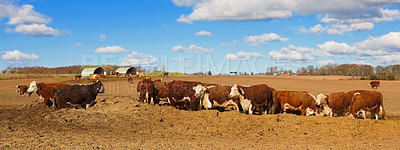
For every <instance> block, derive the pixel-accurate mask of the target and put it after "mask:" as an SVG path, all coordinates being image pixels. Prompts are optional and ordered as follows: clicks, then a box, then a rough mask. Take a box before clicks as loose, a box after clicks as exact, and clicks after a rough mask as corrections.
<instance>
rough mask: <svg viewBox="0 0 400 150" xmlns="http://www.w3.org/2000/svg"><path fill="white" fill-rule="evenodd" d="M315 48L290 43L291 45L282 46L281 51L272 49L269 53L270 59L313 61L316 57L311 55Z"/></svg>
mask: <svg viewBox="0 0 400 150" xmlns="http://www.w3.org/2000/svg"><path fill="white" fill-rule="evenodd" d="M313 51H314V50H313V49H310V48H306V47H295V46H293V45H290V46H289V47H284V48H281V50H280V51H275V50H273V51H271V52H269V53H268V59H270V60H273V61H276V62H307V61H313V60H314V58H313V57H312V56H311V54H310V53H312V52H313Z"/></svg>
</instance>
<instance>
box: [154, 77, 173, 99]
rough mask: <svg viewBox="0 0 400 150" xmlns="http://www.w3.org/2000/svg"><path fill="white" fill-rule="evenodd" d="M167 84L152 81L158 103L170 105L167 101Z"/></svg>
mask: <svg viewBox="0 0 400 150" xmlns="http://www.w3.org/2000/svg"><path fill="white" fill-rule="evenodd" d="M167 85H168V83H167V82H155V81H154V88H155V89H156V98H157V100H158V101H167V102H168V103H170V101H169V99H168V95H167V94H168V93H167V92H168V87H167Z"/></svg>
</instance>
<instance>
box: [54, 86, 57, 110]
mask: <svg viewBox="0 0 400 150" xmlns="http://www.w3.org/2000/svg"><path fill="white" fill-rule="evenodd" d="M56 91H57V89H56V90H54V91H53V106H54V108H55V110H57V109H58V105H57V99H56V97H58V94H57V92H56Z"/></svg>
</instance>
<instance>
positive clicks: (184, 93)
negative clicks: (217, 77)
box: [167, 80, 216, 111]
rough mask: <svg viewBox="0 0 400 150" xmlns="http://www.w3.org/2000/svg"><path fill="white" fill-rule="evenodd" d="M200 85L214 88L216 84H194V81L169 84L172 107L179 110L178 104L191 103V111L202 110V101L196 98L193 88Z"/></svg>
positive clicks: (169, 97)
mask: <svg viewBox="0 0 400 150" xmlns="http://www.w3.org/2000/svg"><path fill="white" fill-rule="evenodd" d="M198 84H201V85H204V86H212V85H216V84H207V83H201V82H194V81H175V80H174V81H172V82H170V83H168V85H167V89H168V92H167V94H168V99H169V101H170V104H171V106H173V107H177V108H178V109H180V108H179V105H177V103H189V109H190V110H193V111H195V110H200V109H201V104H200V99H196V97H195V96H194V94H195V91H194V90H193V87H195V86H197V85H198Z"/></svg>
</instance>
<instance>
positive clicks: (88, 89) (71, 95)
mask: <svg viewBox="0 0 400 150" xmlns="http://www.w3.org/2000/svg"><path fill="white" fill-rule="evenodd" d="M105 91H106V90H105V89H104V85H103V84H102V83H101V82H100V81H99V80H97V81H95V82H94V83H93V84H90V85H71V86H68V87H62V88H57V89H56V90H54V92H53V95H54V102H55V106H56V107H55V110H58V109H61V108H63V107H64V106H65V104H67V103H69V104H71V105H73V106H74V105H78V106H81V107H82V108H84V109H87V108H88V107H90V106H93V105H94V103H95V100H96V97H97V95H98V94H99V93H104V92H105Z"/></svg>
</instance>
